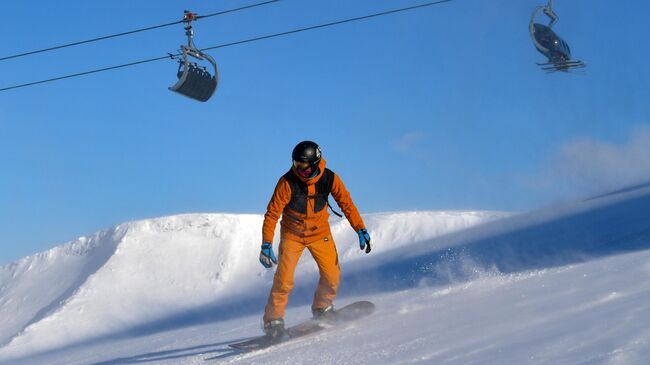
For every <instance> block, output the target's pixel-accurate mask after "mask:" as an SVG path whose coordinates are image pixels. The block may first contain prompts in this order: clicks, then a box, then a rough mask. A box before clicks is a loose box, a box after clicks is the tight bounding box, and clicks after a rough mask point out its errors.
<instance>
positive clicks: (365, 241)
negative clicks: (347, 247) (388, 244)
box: [357, 228, 372, 253]
mask: <svg viewBox="0 0 650 365" xmlns="http://www.w3.org/2000/svg"><path fill="white" fill-rule="evenodd" d="M357 234H358V235H359V248H360V249H362V250H364V249H365V250H366V253H370V251H372V244H371V243H370V235H369V234H368V230H367V229H365V228H362V229H360V230H358V231H357Z"/></svg>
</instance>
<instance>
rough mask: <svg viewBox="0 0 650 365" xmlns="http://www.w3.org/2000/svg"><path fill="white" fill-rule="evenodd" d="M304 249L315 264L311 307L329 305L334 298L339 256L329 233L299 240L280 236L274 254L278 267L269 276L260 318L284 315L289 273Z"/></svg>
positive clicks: (290, 280) (291, 278) (290, 278)
mask: <svg viewBox="0 0 650 365" xmlns="http://www.w3.org/2000/svg"><path fill="white" fill-rule="evenodd" d="M305 248H307V249H308V250H309V252H310V253H311V255H312V257H313V258H314V260H315V261H316V263H317V264H318V270H319V272H320V280H319V281H318V287H317V288H316V293H315V294H314V301H313V303H312V309H322V308H326V307H328V306H330V305H331V304H332V301H333V300H334V298H335V297H336V289H337V288H338V286H339V273H340V270H339V258H338V254H337V253H336V245H335V243H334V240H333V239H332V236H331V235H327V236H325V237H324V238H321V239H319V240H318V241H313V242H309V243H302V242H299V241H295V240H292V239H284V238H283V239H281V241H280V249H279V256H278V267H277V269H276V271H275V277H274V278H273V287H272V288H271V293H270V294H269V300H268V302H267V304H266V309H265V310H264V321H265V322H266V321H270V320H273V319H278V318H284V309H285V307H286V306H287V302H288V301H289V293H291V289H293V274H294V271H295V269H296V265H297V264H298V260H299V259H300V256H301V255H302V251H303V250H304V249H305Z"/></svg>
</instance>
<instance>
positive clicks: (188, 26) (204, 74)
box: [169, 10, 219, 101]
mask: <svg viewBox="0 0 650 365" xmlns="http://www.w3.org/2000/svg"><path fill="white" fill-rule="evenodd" d="M195 19H196V14H195V13H192V12H190V11H187V10H185V13H184V15H183V22H184V23H185V35H186V36H187V44H186V45H185V44H183V45H181V49H180V51H181V53H182V55H181V58H180V59H179V60H178V63H179V65H178V72H177V74H176V76H177V77H178V81H177V82H176V83H175V84H174V85H172V86H170V87H169V90H171V91H174V92H177V93H179V94H181V95H184V96H187V97H188V98H191V99H194V100H198V101H207V100H208V99H210V97H211V96H212V94H214V91H215V90H216V88H217V83H218V81H219V73H218V71H217V63H216V62H215V61H214V58H212V57H211V56H210V55H208V54H207V53H203V52H201V50H199V49H198V48H197V47H196V46H195V45H194V30H193V29H192V21H193V20H195ZM170 56H171V55H170ZM171 57H172V59H173V58H174V56H171ZM191 59H192V60H191ZM201 61H207V62H208V63H209V65H208V66H211V68H210V70H209V69H208V67H205V66H201V65H200V64H199V63H198V62H201ZM211 71H212V72H211Z"/></svg>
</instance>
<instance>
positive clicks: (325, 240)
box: [262, 159, 365, 322]
mask: <svg viewBox="0 0 650 365" xmlns="http://www.w3.org/2000/svg"><path fill="white" fill-rule="evenodd" d="M325 165H326V163H325V159H321V161H320V163H319V165H318V167H319V172H318V175H317V176H315V177H313V178H311V179H305V178H303V177H301V176H299V175H298V174H297V173H295V171H294V168H292V169H291V170H289V172H287V173H286V174H285V175H284V176H282V177H281V178H280V180H279V181H278V184H277V185H276V187H275V191H274V192H273V196H272V197H271V201H270V202H269V204H268V206H267V208H266V214H265V215H264V224H263V225H262V240H263V242H269V243H272V242H273V236H274V232H275V226H276V224H277V222H278V219H280V216H282V221H281V222H280V227H281V229H280V248H279V256H278V267H277V269H276V272H275V277H274V278H273V287H272V288H271V293H270V294H269V299H268V302H267V304H266V309H265V311H264V321H265V322H266V321H270V320H274V319H279V318H284V311H285V307H286V305H287V302H288V299H289V293H290V292H291V289H293V276H294V271H295V268H296V265H297V264H298V260H299V259H300V256H301V255H302V252H303V250H304V249H305V248H307V249H308V250H309V252H310V253H311V255H312V256H313V257H314V260H315V261H316V263H317V264H318V269H319V272H320V280H319V282H318V286H317V288H316V293H315V294H314V301H313V303H312V309H323V308H326V307H328V306H330V305H331V304H332V301H333V300H334V298H335V297H336V290H337V288H338V286H339V274H340V270H339V262H338V254H337V252H336V245H335V243H334V240H333V239H332V233H331V231H330V225H329V222H328V219H329V212H328V211H327V207H328V202H327V198H328V195H329V194H330V193H331V194H332V196H333V197H334V200H336V203H337V204H338V205H339V207H340V208H341V210H343V213H344V214H345V216H346V218H347V219H348V221H349V222H350V225H351V226H352V228H353V229H354V230H355V231H358V230H360V229H362V228H365V225H364V223H363V220H362V219H361V215H360V214H359V211H358V210H357V207H356V206H355V205H354V203H353V202H352V198H350V193H349V192H348V191H347V189H346V188H345V185H343V182H342V181H341V179H340V178H339V177H338V175H336V174H335V173H334V172H332V171H331V170H329V169H326V168H325Z"/></svg>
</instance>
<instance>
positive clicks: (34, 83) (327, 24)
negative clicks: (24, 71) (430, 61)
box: [0, 0, 453, 92]
mask: <svg viewBox="0 0 650 365" xmlns="http://www.w3.org/2000/svg"><path fill="white" fill-rule="evenodd" d="M451 1H453V0H438V1H433V2H429V3H424V4H420V5H414V6H409V7H405V8H399V9H393V10H388V11H383V12H380V13H374V14H369V15H364V16H360V17H355V18H349V19H344V20H338V21H334V22H329V23H324V24H319V25H314V26H310V27H305V28H299V29H294V30H290V31H286V32H281V33H275V34H269V35H265V36H260V37H255V38H250V39H245V40H241V41H236V42H231V43H224V44H220V45H216V46H212V47H207V48H202V49H201V51H207V50H211V49H217V48H224V47H230V46H235V45H239V44H244V43H250V42H255V41H259V40H263V39H269V38H275V37H281V36H285V35H289V34H294V33H300V32H305V31H309V30H314V29H319V28H325V27H330V26H335V25H340V24H344V23H350V22H355V21H360V20H366V19H370V18H375V17H380V16H384V15H389V14H395V13H400V12H404V11H408V10H415V9H421V8H424V7H428V6H432V5H438V4H443V3H448V2H451ZM179 56H181V53H177V54H171V53H169V54H168V55H167V56H162V57H156V58H150V59H146V60H141V61H135V62H130V63H125V64H122V65H117V66H111V67H105V68H100V69H96V70H91V71H85V72H79V73H75V74H70V75H65V76H59V77H54V78H51V79H47V80H41V81H34V82H29V83H25V84H20V85H13V86H8V87H4V88H0V92H1V91H7V90H12V89H18V88H22V87H27V86H33V85H38V84H44V83H47V82H52V81H58V80H63V79H69V78H73V77H79V76H85V75H89V74H94V73H98V72H104V71H109V70H114V69H118V68H124V67H130V66H135V65H140V64H143V63H149V62H154V61H160V60H164V59H169V58H172V59H173V58H175V57H179Z"/></svg>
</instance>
